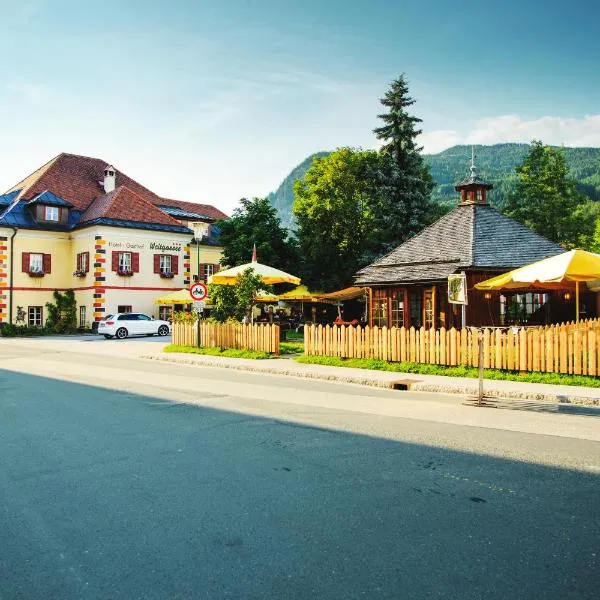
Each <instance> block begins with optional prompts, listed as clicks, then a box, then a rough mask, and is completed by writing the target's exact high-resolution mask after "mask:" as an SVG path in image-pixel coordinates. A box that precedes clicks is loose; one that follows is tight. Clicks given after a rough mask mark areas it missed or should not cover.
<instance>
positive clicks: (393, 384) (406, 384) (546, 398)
mask: <svg viewBox="0 0 600 600" xmlns="http://www.w3.org/2000/svg"><path fill="white" fill-rule="evenodd" d="M140 358H143V359H147V360H157V361H161V362H168V363H174V364H183V365H192V366H200V367H216V368H219V369H233V370H235V371H246V372H250V373H263V374H266V375H283V376H286V377H297V378H301V379H315V380H321V381H336V382H339V383H352V384H356V385H364V386H369V387H377V388H384V389H405V390H410V391H411V392H429V393H438V394H455V395H456V394H457V395H466V396H473V395H475V394H477V384H474V385H464V384H461V383H458V382H457V383H456V384H450V383H444V384H439V383H427V382H423V381H419V380H418V379H412V377H418V375H416V376H415V375H413V374H411V373H407V374H406V379H400V378H401V377H402V373H398V374H397V375H398V378H397V379H383V378H377V377H369V376H368V374H367V373H368V371H367V373H365V376H364V377H363V376H360V377H358V376H356V375H348V374H343V373H340V374H337V373H335V374H334V373H319V372H316V371H308V370H306V371H305V370H298V369H294V368H289V369H287V368H286V369H277V370H273V369H269V368H268V367H267V366H266V365H264V366H263V365H260V364H257V365H249V364H247V363H230V362H223V361H221V360H218V359H217V360H215V359H212V360H211V358H209V357H207V358H206V359H204V358H203V359H202V360H195V359H193V358H184V357H183V356H181V357H179V356H178V357H174V356H169V355H165V356H163V355H156V354H149V355H143V356H140ZM231 360H238V359H231ZM256 362H257V363H260V362H261V361H256ZM266 362H268V361H266ZM339 368H340V369H343V367H339ZM473 381H474V382H475V380H473ZM398 384H400V385H398ZM400 386H401V387H400ZM488 387H489V386H488ZM485 397H486V398H498V399H499V398H506V399H512V400H534V401H537V402H546V403H551V404H577V405H582V406H600V397H598V398H593V397H592V398H590V397H588V396H578V395H576V394H573V395H568V394H567V395H566V394H547V393H543V392H533V391H515V390H497V389H496V390H494V389H487V390H485Z"/></svg>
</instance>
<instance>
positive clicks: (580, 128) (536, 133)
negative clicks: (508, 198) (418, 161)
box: [420, 114, 600, 153]
mask: <svg viewBox="0 0 600 600" xmlns="http://www.w3.org/2000/svg"><path fill="white" fill-rule="evenodd" d="M534 139H536V140H541V141H542V142H544V144H552V145H554V146H560V145H565V146H592V147H595V146H596V147H597V146H600V114H599V115H587V116H585V117H583V118H581V119H577V118H573V117H540V118H539V119H530V120H526V119H523V118H522V117H520V116H519V115H502V116H499V117H488V118H485V119H480V120H479V121H475V123H474V124H473V126H472V128H471V129H470V130H469V131H467V132H466V133H465V134H462V135H461V134H460V133H459V132H458V131H456V130H439V131H430V132H427V133H423V134H422V135H421V137H420V143H421V145H422V146H424V151H425V152H428V153H434V152H440V151H441V150H444V149H445V148H449V147H450V146H454V145H456V144H486V145H487V144H500V143H503V142H525V143H529V142H531V140H534Z"/></svg>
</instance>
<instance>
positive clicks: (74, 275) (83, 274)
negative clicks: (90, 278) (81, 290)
mask: <svg viewBox="0 0 600 600" xmlns="http://www.w3.org/2000/svg"><path fill="white" fill-rule="evenodd" d="M86 275H87V273H86V272H85V271H80V270H77V271H75V273H73V277H85V276H86Z"/></svg>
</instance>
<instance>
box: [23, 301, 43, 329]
mask: <svg viewBox="0 0 600 600" xmlns="http://www.w3.org/2000/svg"><path fill="white" fill-rule="evenodd" d="M43 320H44V307H43V306H28V307H27V324H28V325H29V326H30V327H43V325H44V322H43Z"/></svg>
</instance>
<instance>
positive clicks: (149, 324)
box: [98, 313, 171, 340]
mask: <svg viewBox="0 0 600 600" xmlns="http://www.w3.org/2000/svg"><path fill="white" fill-rule="evenodd" d="M169 333H171V324H170V323H169V322H168V321H159V320H156V319H154V318H152V317H149V316H148V315H144V314H142V313H117V314H115V315H108V316H107V317H105V318H104V319H103V320H102V321H100V322H99V323H98V334H99V335H103V336H104V337H105V338H106V339H107V340H108V339H110V338H113V337H116V338H118V339H120V340H124V339H125V338H126V337H127V336H129V335H161V336H165V335H169Z"/></svg>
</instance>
